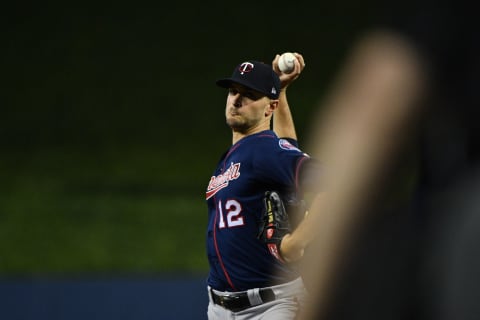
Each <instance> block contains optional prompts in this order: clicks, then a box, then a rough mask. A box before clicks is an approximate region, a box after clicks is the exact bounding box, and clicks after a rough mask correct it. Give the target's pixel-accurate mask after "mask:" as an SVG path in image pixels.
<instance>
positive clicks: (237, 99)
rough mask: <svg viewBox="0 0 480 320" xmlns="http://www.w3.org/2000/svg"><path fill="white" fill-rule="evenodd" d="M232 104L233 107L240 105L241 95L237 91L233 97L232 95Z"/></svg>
mask: <svg viewBox="0 0 480 320" xmlns="http://www.w3.org/2000/svg"><path fill="white" fill-rule="evenodd" d="M233 106H234V107H235V108H240V107H241V106H242V95H241V94H240V93H237V94H236V95H235V97H233Z"/></svg>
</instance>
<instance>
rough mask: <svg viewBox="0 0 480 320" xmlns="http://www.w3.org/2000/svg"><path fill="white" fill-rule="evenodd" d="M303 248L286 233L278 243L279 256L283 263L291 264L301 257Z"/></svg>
mask: <svg viewBox="0 0 480 320" xmlns="http://www.w3.org/2000/svg"><path fill="white" fill-rule="evenodd" d="M303 253H304V248H303V247H302V246H300V245H299V244H298V243H297V242H296V241H295V238H294V237H292V235H291V234H290V233H287V234H286V235H285V236H284V237H283V238H282V241H281V243H280V255H281V256H282V258H283V260H285V262H288V263H291V262H296V261H298V260H300V259H301V258H302V257H303Z"/></svg>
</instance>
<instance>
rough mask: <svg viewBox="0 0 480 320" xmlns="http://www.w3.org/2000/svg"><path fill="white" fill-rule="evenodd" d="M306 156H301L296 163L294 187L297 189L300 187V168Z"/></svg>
mask: <svg viewBox="0 0 480 320" xmlns="http://www.w3.org/2000/svg"><path fill="white" fill-rule="evenodd" d="M307 159H308V157H303V158H301V159H300V160H298V164H297V168H296V170H295V189H296V190H299V187H300V181H299V178H300V168H301V166H302V163H303V161H305V160H307Z"/></svg>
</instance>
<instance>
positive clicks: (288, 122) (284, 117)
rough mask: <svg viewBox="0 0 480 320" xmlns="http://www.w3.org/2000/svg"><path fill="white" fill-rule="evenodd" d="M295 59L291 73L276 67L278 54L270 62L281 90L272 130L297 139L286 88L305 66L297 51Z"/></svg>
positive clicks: (280, 134) (280, 135)
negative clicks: (278, 78)
mask: <svg viewBox="0 0 480 320" xmlns="http://www.w3.org/2000/svg"><path fill="white" fill-rule="evenodd" d="M294 55H295V57H296V58H297V60H296V61H295V69H294V70H293V72H291V73H288V74H286V73H283V72H281V71H280V69H279V68H278V60H279V58H280V55H278V54H277V55H276V56H275V59H274V60H273V62H272V66H273V70H275V72H276V73H277V74H278V76H279V77H280V83H281V86H280V87H281V90H280V96H279V98H278V99H279V102H278V108H277V109H276V110H275V114H274V115H273V131H274V132H275V133H276V134H277V136H279V137H280V138H289V139H294V140H297V133H296V130H295V124H294V122H293V117H292V113H291V110H290V105H289V103H288V99H287V88H288V86H289V85H290V84H291V83H292V82H293V81H295V80H296V79H297V78H298V76H299V75H300V73H301V72H302V71H303V69H304V68H305V61H304V59H303V56H302V55H301V54H299V53H296V52H295V53H294Z"/></svg>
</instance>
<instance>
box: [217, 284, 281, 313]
mask: <svg viewBox="0 0 480 320" xmlns="http://www.w3.org/2000/svg"><path fill="white" fill-rule="evenodd" d="M210 293H211V294H212V299H213V302H214V303H215V304H218V305H220V306H222V307H224V308H225V309H228V310H231V311H233V312H238V311H242V310H245V309H247V308H250V307H254V306H255V305H252V304H251V303H250V300H249V299H248V295H247V293H246V292H241V293H235V292H232V293H229V294H222V295H220V294H216V293H215V292H214V291H213V290H212V289H210ZM259 294H260V298H261V299H262V303H266V302H270V301H273V300H275V293H273V290H272V289H260V291H259Z"/></svg>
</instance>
